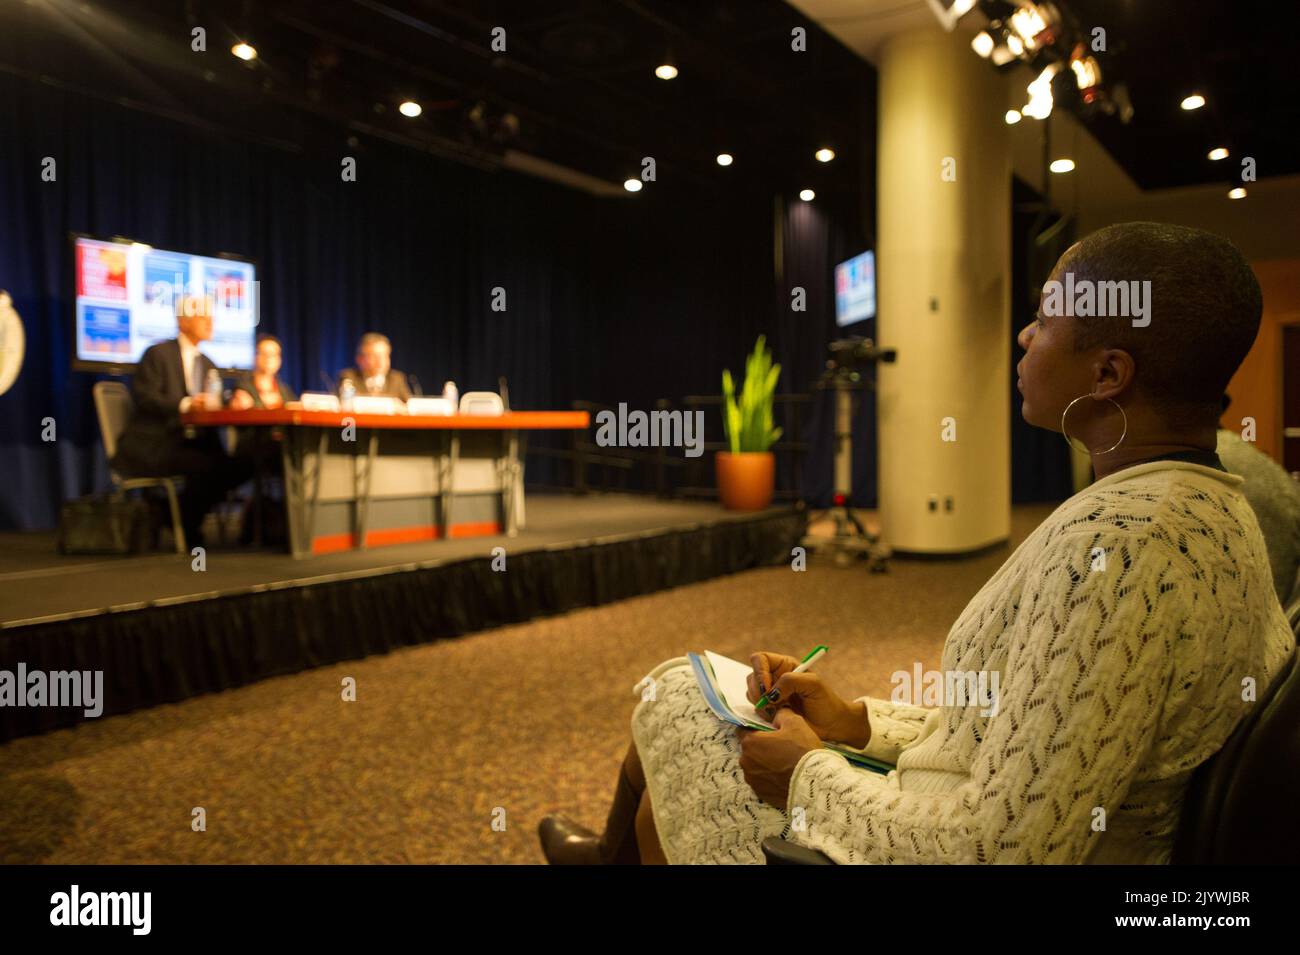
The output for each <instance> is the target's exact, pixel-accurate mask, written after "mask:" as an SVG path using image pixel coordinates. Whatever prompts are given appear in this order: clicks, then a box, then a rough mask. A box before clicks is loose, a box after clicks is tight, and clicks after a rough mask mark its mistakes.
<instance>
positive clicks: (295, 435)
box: [280, 428, 309, 558]
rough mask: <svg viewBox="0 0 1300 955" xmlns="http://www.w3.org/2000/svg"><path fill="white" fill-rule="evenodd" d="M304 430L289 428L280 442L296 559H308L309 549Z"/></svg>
mask: <svg viewBox="0 0 1300 955" xmlns="http://www.w3.org/2000/svg"><path fill="white" fill-rule="evenodd" d="M302 434H303V429H302V428H289V429H287V430H286V431H285V433H284V440H283V441H281V442H280V458H281V460H282V461H283V462H284V508H285V511H286V512H287V516H288V519H289V552H290V553H291V554H293V556H294V557H295V558H302V557H306V556H307V553H308V551H309V548H304V547H303V544H302V534H303V531H304V527H303V523H304V522H303V518H304V514H303V511H304V502H303V483H304V478H303V450H302V442H303V437H302Z"/></svg>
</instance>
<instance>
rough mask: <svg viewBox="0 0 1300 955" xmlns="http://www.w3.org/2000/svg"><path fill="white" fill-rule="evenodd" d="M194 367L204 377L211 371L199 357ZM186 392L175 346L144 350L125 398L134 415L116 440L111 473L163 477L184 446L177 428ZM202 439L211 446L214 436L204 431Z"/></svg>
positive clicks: (173, 342) (168, 344)
mask: <svg viewBox="0 0 1300 955" xmlns="http://www.w3.org/2000/svg"><path fill="white" fill-rule="evenodd" d="M195 361H197V362H198V363H199V365H200V366H201V367H202V369H203V379H204V380H205V381H206V380H207V376H208V372H209V371H210V370H211V369H213V368H216V365H214V364H212V362H211V360H209V359H208V357H207V356H206V355H204V354H203V353H202V352H200V353H199V354H198V356H197V357H196V358H195ZM187 394H189V391H188V390H187V389H186V387H185V369H184V367H183V366H182V365H181V346H180V342H178V341H177V340H176V339H174V338H173V339H171V340H170V341H165V342H159V343H158V344H157V345H150V346H149V348H147V349H146V350H145V353H144V354H143V355H141V356H140V363H139V364H138V365H137V366H136V369H135V376H134V377H133V378H132V379H131V395H132V397H133V398H134V399H135V412H134V414H132V416H131V420H130V422H129V423H128V424H127V426H126V430H125V431H123V432H122V437H121V438H119V439H118V443H117V456H116V457H115V458H113V467H115V468H117V469H118V470H119V471H121V472H122V473H124V474H138V475H147V474H166V473H169V469H170V467H171V463H172V461H173V459H174V457H175V454H176V452H177V451H179V450H180V449H181V447H182V446H183V445H184V444H185V430H184V428H183V427H182V426H181V416H180V404H181V399H182V398H184V397H185V396H186V395H187ZM203 431H204V432H205V433H206V434H205V436H204V438H200V439H198V440H204V439H208V440H211V441H216V440H217V437H216V433H215V432H214V431H212V429H208V428H205V429H203Z"/></svg>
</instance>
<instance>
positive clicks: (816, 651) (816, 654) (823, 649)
mask: <svg viewBox="0 0 1300 955" xmlns="http://www.w3.org/2000/svg"><path fill="white" fill-rule="evenodd" d="M830 652H831V648H830V647H828V646H826V644H824V643H819V644H817V646H815V647H813V648H812V649H811V650H809V651H808V655H807V656H806V657H804V658H803V661H802V662H801V663H800V664H799V665H798V666H797V667H795V668H794V669H793V670H791V671H790V672H791V673H802V672H803V671H804V670H806V669H808V668H809V667H810V666H812V665H813V664H814V663H816V662H817V661H818V660H820V659H821V658H822V657H824V656H826V654H828V653H830ZM771 692H772V691H771V690H768V691H767V693H764V694H763V695H762V697H760V698H759V701H758V702H757V703H755V704H754V709H755V710H761V709H762V708H763V707H765V706H767V696H768V693H771Z"/></svg>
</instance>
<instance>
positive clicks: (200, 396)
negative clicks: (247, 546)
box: [112, 298, 252, 546]
mask: <svg viewBox="0 0 1300 955" xmlns="http://www.w3.org/2000/svg"><path fill="white" fill-rule="evenodd" d="M179 312H180V314H178V315H177V318H176V324H177V326H178V328H179V330H180V334H179V335H177V337H176V338H174V339H172V340H170V341H165V342H159V343H158V344H156V345H151V346H150V347H149V348H148V349H146V350H145V353H144V354H143V355H142V356H140V363H139V364H138V365H137V366H136V370H135V375H134V377H133V378H132V381H131V394H132V397H133V398H134V399H135V411H134V413H133V414H132V416H131V420H130V421H129V422H128V423H127V426H126V430H125V431H123V432H122V436H121V437H120V438H119V439H118V443H117V454H116V455H115V456H114V458H113V461H112V465H113V467H114V468H115V469H116V470H117V471H118V472H119V473H120V474H122V475H123V476H124V477H162V476H168V475H174V474H179V475H183V476H184V477H185V488H184V490H183V492H182V494H181V500H180V504H181V524H182V526H183V528H184V530H185V540H186V542H187V543H188V544H189V545H190V546H196V545H199V544H201V543H202V534H201V531H200V529H201V527H202V525H203V517H204V515H206V514H207V513H208V511H209V510H211V509H212V505H214V504H215V503H217V502H218V501H220V500H221V499H222V498H223V497H224V496H225V494H226V492H227V491H229V490H230V489H231V488H233V487H237V486H238V485H240V484H242V483H243V482H244V481H246V480H248V478H249V477H250V476H251V474H252V464H251V462H250V461H248V460H246V459H242V458H232V457H230V456H229V455H227V454H226V452H225V451H224V449H223V448H222V447H221V442H220V440H219V438H218V437H217V432H216V430H215V429H213V428H200V429H198V430H197V431H196V433H195V434H194V436H193V437H186V435H185V429H184V427H183V426H182V425H181V418H180V416H181V415H182V414H183V413H184V412H186V411H190V410H194V411H216V410H219V409H220V408H221V399H220V398H213V397H212V396H210V395H208V394H207V392H206V391H205V390H204V388H205V384H206V382H207V380H208V372H210V371H215V370H216V366H215V365H213V364H212V362H211V360H209V359H208V357H207V356H206V355H204V354H203V353H202V352H201V351H199V343H200V342H204V341H207V340H208V339H210V338H211V337H212V304H211V302H210V301H208V300H206V299H202V298H187V299H185V300H184V301H183V303H182V308H181V309H180V310H179Z"/></svg>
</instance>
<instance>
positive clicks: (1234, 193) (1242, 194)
mask: <svg viewBox="0 0 1300 955" xmlns="http://www.w3.org/2000/svg"><path fill="white" fill-rule="evenodd" d="M1228 198H1229V199H1245V198H1246V190H1245V188H1243V187H1242V186H1237V187H1236V188H1235V189H1229V190H1228Z"/></svg>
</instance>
